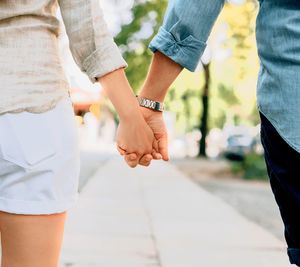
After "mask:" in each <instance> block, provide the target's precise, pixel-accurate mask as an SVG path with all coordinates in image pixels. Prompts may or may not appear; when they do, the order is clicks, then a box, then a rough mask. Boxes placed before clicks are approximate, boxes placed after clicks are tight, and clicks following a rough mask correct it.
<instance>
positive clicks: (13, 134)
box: [0, 112, 56, 169]
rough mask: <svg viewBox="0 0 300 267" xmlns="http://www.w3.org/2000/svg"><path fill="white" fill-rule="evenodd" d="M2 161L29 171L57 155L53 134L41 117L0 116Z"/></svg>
mask: <svg viewBox="0 0 300 267" xmlns="http://www.w3.org/2000/svg"><path fill="white" fill-rule="evenodd" d="M0 149H1V152H2V155H1V157H2V158H3V159H4V160H7V161H9V162H12V163H14V164H16V165H18V166H21V167H23V168H25V169H31V168H34V167H36V166H37V165H39V164H40V163H42V162H44V161H45V160H47V159H50V158H52V157H53V156H55V154H56V149H55V144H54V140H53V135H52V131H51V129H50V126H49V125H48V124H47V117H46V115H44V113H40V114H34V113H29V112H22V113H15V114H14V113H7V114H4V115H2V116H0Z"/></svg>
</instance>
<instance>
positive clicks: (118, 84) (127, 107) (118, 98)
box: [98, 68, 141, 120]
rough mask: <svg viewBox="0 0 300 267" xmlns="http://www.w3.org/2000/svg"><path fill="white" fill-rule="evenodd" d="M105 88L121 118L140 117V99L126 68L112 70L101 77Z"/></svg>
mask: <svg viewBox="0 0 300 267" xmlns="http://www.w3.org/2000/svg"><path fill="white" fill-rule="evenodd" d="M98 81H100V83H101V85H102V87H103V89H104V90H105V92H106V94H107V96H108V98H109V99H110V101H111V102H112V104H113V105H114V107H115V109H116V111H117V113H118V115H119V117H120V119H126V120H127V119H129V118H130V119H134V118H136V117H140V116H141V115H140V112H138V111H139V104H138V101H137V99H136V97H135V95H134V93H133V91H132V89H131V87H130V85H129V83H128V80H127V78H126V76H125V72H124V69H123V68H121V69H118V70H115V71H113V72H110V73H108V74H106V75H104V76H102V77H100V78H98Z"/></svg>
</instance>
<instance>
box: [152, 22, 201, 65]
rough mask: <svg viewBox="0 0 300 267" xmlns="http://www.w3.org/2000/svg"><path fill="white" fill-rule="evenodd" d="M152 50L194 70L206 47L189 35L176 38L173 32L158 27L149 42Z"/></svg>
mask: <svg viewBox="0 0 300 267" xmlns="http://www.w3.org/2000/svg"><path fill="white" fill-rule="evenodd" d="M149 48H150V49H151V51H152V52H156V51H157V50H158V51H160V52H161V53H163V54H164V55H166V56H167V57H169V58H171V59H172V60H173V61H175V62H176V63H178V64H179V65H181V66H182V67H184V68H186V69H188V70H190V71H195V69H196V67H197V65H198V63H199V60H200V58H201V56H202V54H203V52H204V50H205V48H206V43H204V42H201V41H199V40H197V39H196V38H195V37H194V36H192V35H189V36H188V37H186V38H184V39H183V40H177V39H176V38H175V37H174V35H173V34H171V33H170V32H168V31H167V30H165V29H164V28H163V27H160V29H159V32H158V33H157V35H156V36H155V37H154V38H153V40H152V41H151V42H150V44H149Z"/></svg>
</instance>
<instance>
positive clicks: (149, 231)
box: [59, 157, 289, 267]
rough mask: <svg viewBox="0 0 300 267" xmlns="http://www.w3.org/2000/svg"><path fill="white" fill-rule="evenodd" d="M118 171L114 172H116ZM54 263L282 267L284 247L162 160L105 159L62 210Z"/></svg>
mask: <svg viewBox="0 0 300 267" xmlns="http://www.w3.org/2000/svg"><path fill="white" fill-rule="evenodd" d="M120 174H121V175H120ZM60 263H61V264H60V265H59V266H61V267H77V266H78V267H98V266H99V267H100V266H105V267H150V266H152V267H199V266H205V267H219V266H222V267H237V266H243V267H253V266H255V267H271V266H272V267H284V266H289V264H288V259H287V256H286V251H285V247H284V244H283V243H282V242H280V241H279V240H278V239H276V238H275V237H274V236H273V235H271V234H270V233H268V232H267V231H265V230H264V229H262V228H261V227H259V226H258V225H256V224H254V223H252V222H250V221H249V220H247V219H246V218H245V217H243V216H241V215H239V214H238V213H237V212H236V211H235V210H234V209H233V208H232V207H230V206H229V205H228V204H226V203H225V202H224V201H223V200H221V199H218V198H217V197H215V196H214V195H212V194H210V193H208V192H206V191H205V190H203V189H202V188H201V187H200V186H197V185H196V184H195V183H193V182H192V181H191V180H190V179H189V178H188V177H186V176H185V175H184V174H182V173H181V172H179V171H178V170H176V168H175V167H174V166H172V165H171V164H168V163H164V162H154V163H153V165H152V166H151V167H149V168H148V169H145V168H137V169H134V170H132V169H130V168H129V167H127V166H125V163H124V162H123V161H122V160H121V158H119V157H116V158H110V160H109V161H108V162H106V163H105V164H104V166H103V167H102V168H100V169H99V170H98V171H97V172H96V173H95V175H94V176H93V177H92V178H91V179H90V180H89V182H88V183H87V184H86V186H85V187H84V188H83V190H82V192H81V194H80V197H79V202H78V204H77V205H76V206H74V207H73V209H71V210H70V211H69V216H68V218H67V222H66V231H65V237H64V243H63V249H62V255H61V261H60Z"/></svg>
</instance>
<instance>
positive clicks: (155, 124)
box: [117, 107, 169, 168]
mask: <svg viewBox="0 0 300 267" xmlns="http://www.w3.org/2000/svg"><path fill="white" fill-rule="evenodd" d="M167 137H168V135H167V130H166V127H165V123H164V120H163V115H162V113H161V112H157V111H152V110H149V109H147V108H143V107H141V108H140V112H137V114H135V115H134V116H130V117H129V118H122V119H120V123H119V126H118V130H117V149H118V151H119V153H120V155H122V156H123V157H124V159H125V161H126V163H127V164H128V165H129V166H130V167H132V168H134V167H136V166H137V165H138V164H139V165H142V166H149V165H150V163H151V161H152V160H153V159H154V160H159V159H163V160H165V161H167V160H169V155H168V140H167Z"/></svg>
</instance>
